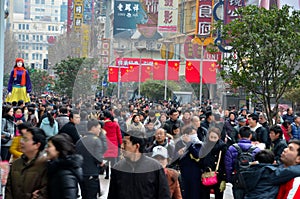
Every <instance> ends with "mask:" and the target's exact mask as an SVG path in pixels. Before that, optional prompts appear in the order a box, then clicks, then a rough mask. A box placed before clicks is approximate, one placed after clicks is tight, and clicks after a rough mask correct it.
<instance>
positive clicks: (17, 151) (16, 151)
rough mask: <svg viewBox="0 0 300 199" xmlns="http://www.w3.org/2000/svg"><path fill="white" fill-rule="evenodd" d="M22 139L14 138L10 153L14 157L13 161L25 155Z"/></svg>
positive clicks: (19, 137)
mask: <svg viewBox="0 0 300 199" xmlns="http://www.w3.org/2000/svg"><path fill="white" fill-rule="evenodd" d="M21 138H22V136H21V135H19V136H16V137H14V139H13V141H12V143H11V146H10V147H9V152H10V153H11V154H12V156H13V161H15V160H16V159H18V158H19V157H21V155H22V154H23V152H21Z"/></svg>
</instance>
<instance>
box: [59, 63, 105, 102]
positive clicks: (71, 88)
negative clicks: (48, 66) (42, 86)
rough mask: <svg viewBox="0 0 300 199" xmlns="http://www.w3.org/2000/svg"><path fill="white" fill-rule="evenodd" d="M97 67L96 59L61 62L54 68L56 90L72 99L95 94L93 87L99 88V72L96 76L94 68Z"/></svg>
mask: <svg viewBox="0 0 300 199" xmlns="http://www.w3.org/2000/svg"><path fill="white" fill-rule="evenodd" d="M97 66H98V61H97V60H96V59H87V58H70V57H69V58H68V59H67V60H63V61H61V62H60V63H58V64H56V65H55V66H54V71H55V74H56V76H57V80H56V83H55V90H56V91H57V92H58V93H60V94H63V95H67V96H68V97H70V98H71V97H72V96H73V99H74V98H75V99H76V98H78V97H83V98H85V97H87V96H88V95H92V94H95V90H93V87H94V88H96V87H97V81H98V72H97V74H95V72H94V71H95V70H93V68H96V67H97ZM99 70H100V69H99Z"/></svg>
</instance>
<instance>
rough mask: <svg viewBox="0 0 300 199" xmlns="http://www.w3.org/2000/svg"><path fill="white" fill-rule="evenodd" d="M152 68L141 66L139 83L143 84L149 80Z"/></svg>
mask: <svg viewBox="0 0 300 199" xmlns="http://www.w3.org/2000/svg"><path fill="white" fill-rule="evenodd" d="M151 73H152V66H150V65H149V66H147V65H142V71H141V82H144V81H146V80H148V79H150V78H151Z"/></svg>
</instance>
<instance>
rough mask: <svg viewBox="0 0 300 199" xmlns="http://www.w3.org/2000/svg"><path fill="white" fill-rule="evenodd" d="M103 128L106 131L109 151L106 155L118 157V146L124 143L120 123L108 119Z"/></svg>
mask: <svg viewBox="0 0 300 199" xmlns="http://www.w3.org/2000/svg"><path fill="white" fill-rule="evenodd" d="M103 129H104V130H105V131H106V141H107V151H106V152H105V153H104V157H114V158H115V157H118V147H119V146H120V145H121V144H122V135H121V130H120V127H119V125H118V123H117V122H112V121H111V120H109V119H106V120H105V121H104V127H103Z"/></svg>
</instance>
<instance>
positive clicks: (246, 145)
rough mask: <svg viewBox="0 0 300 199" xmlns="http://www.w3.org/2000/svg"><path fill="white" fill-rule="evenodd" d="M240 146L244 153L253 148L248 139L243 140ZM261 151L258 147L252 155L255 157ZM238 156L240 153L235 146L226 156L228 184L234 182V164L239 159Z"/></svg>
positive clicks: (239, 143) (231, 147)
mask: <svg viewBox="0 0 300 199" xmlns="http://www.w3.org/2000/svg"><path fill="white" fill-rule="evenodd" d="M238 145H239V146H240V147H241V149H242V151H247V150H249V149H250V147H251V146H252V144H251V141H250V140H247V139H241V140H240V141H239V142H238ZM259 151H260V149H259V148H258V147H257V148H256V149H255V150H254V151H253V153H252V155H253V157H254V156H255V154H256V153H257V152H259ZM237 156H238V151H237V150H236V148H234V146H230V147H229V148H228V150H227V152H226V155H225V169H226V178H227V182H232V176H233V172H234V164H235V160H236V159H237Z"/></svg>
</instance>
